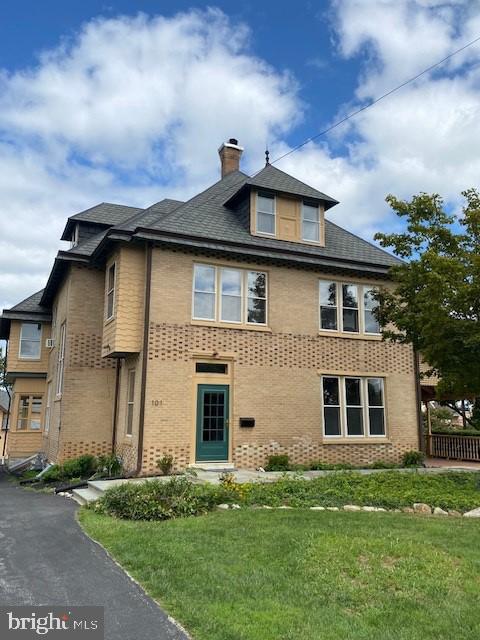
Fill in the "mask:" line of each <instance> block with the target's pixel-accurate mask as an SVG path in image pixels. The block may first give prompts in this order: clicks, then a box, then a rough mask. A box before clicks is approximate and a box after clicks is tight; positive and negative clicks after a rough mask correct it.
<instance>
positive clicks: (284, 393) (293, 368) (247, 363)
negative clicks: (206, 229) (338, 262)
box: [144, 249, 418, 473]
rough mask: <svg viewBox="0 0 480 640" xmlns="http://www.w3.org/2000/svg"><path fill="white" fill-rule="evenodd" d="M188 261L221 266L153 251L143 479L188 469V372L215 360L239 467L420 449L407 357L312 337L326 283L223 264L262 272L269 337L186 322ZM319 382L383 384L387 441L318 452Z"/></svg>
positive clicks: (368, 342) (191, 431)
mask: <svg viewBox="0 0 480 640" xmlns="http://www.w3.org/2000/svg"><path fill="white" fill-rule="evenodd" d="M196 260H199V261H204V262H205V261H206V262H210V263H213V264H214V263H218V264H227V261H225V260H221V261H220V260H215V259H205V257H201V256H198V257H197V258H195V257H194V256H193V255H189V254H184V253H180V252H174V251H167V250H162V249H155V250H154V255H153V276H152V295H151V316H150V321H151V322H150V340H149V352H148V358H149V360H148V371H147V386H146V407H145V440H144V473H148V472H152V471H154V470H155V461H156V459H157V458H158V457H160V456H161V455H163V454H165V453H172V454H173V455H174V457H175V459H176V461H177V465H178V466H179V467H182V466H185V465H186V464H188V463H190V462H194V460H195V450H194V449H195V447H194V440H195V389H196V384H197V382H198V378H197V377H196V376H195V374H194V362H195V359H205V358H208V357H212V356H213V354H217V357H218V358H226V359H227V360H226V361H228V362H230V366H231V367H233V378H232V388H231V406H232V415H231V417H232V420H231V455H230V459H231V460H232V461H233V462H235V463H236V464H237V465H239V466H243V467H256V466H259V465H263V464H265V461H266V458H267V456H268V455H270V454H271V453H276V452H285V453H288V454H289V455H290V456H291V459H292V460H294V461H295V462H306V461H308V460H312V459H320V460H324V461H328V462H341V461H348V462H352V463H357V464H361V463H362V464H363V463H367V462H372V461H374V460H378V459H382V460H386V461H398V460H399V458H400V456H401V454H402V452H404V451H406V450H408V449H415V448H418V435H417V413H416V392H415V376H414V360H413V353H412V350H411V349H410V347H408V346H404V345H397V344H392V343H383V342H382V341H381V340H379V339H378V338H370V339H368V338H358V337H357V338H349V337H344V336H338V335H337V336H325V335H320V334H319V330H318V279H319V277H322V275H324V274H321V273H320V272H313V271H301V270H297V269H290V268H286V267H277V266H275V267H272V266H268V267H265V266H261V265H259V264H256V263H246V262H245V263H240V262H235V261H229V262H228V264H229V265H231V266H239V267H242V268H252V269H259V268H261V269H262V270H264V271H265V270H266V271H267V272H268V274H269V329H270V330H271V331H255V330H247V329H236V328H230V327H229V328H224V327H223V326H205V325H206V323H203V324H202V323H193V322H192V321H191V304H192V297H191V287H192V269H193V263H194V262H195V261H196ZM324 277H325V276H324ZM327 277H328V276H327ZM355 281H359V279H358V278H356V279H355ZM368 282H371V281H368ZM229 359H231V360H229ZM322 373H325V374H326V373H332V374H333V373H335V374H339V375H341V374H347V375H371V376H372V375H374V376H379V377H380V376H381V377H384V378H385V391H386V402H387V436H386V437H385V438H382V439H379V440H375V442H372V440H369V439H368V438H365V439H364V440H362V441H361V442H360V441H358V442H353V441H352V440H349V441H348V442H346V441H345V442H342V443H335V444H330V442H328V443H327V442H325V440H324V438H323V437H322V419H321V405H320V401H321V397H320V375H321V374H322ZM217 382H218V380H217ZM241 416H248V417H255V419H256V426H255V427H254V428H253V429H241V428H240V427H239V426H238V423H239V418H240V417H241Z"/></svg>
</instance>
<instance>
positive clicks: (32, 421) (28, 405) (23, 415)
mask: <svg viewBox="0 0 480 640" xmlns="http://www.w3.org/2000/svg"><path fill="white" fill-rule="evenodd" d="M42 404H43V398H42V396H33V395H21V396H20V399H19V403H18V418H17V431H27V430H30V431H40V429H41V427H42Z"/></svg>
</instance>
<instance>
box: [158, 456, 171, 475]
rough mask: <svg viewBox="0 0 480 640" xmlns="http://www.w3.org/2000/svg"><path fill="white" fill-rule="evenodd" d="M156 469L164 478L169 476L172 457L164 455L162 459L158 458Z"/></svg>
mask: <svg viewBox="0 0 480 640" xmlns="http://www.w3.org/2000/svg"><path fill="white" fill-rule="evenodd" d="M157 467H158V468H159V469H160V471H161V472H162V473H163V475H164V476H169V475H171V473H172V469H173V456H172V455H164V456H163V457H162V458H159V459H158V460H157Z"/></svg>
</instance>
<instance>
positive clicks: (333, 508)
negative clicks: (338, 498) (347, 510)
mask: <svg viewBox="0 0 480 640" xmlns="http://www.w3.org/2000/svg"><path fill="white" fill-rule="evenodd" d="M327 511H340V509H339V508H338V507H327Z"/></svg>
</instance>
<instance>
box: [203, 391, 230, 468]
mask: <svg viewBox="0 0 480 640" xmlns="http://www.w3.org/2000/svg"><path fill="white" fill-rule="evenodd" d="M228 416H229V409H228V385H226V384H199V385H198V394H197V453H196V459H197V462H200V461H208V462H215V461H219V462H220V461H221V462H223V461H226V460H228Z"/></svg>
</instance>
